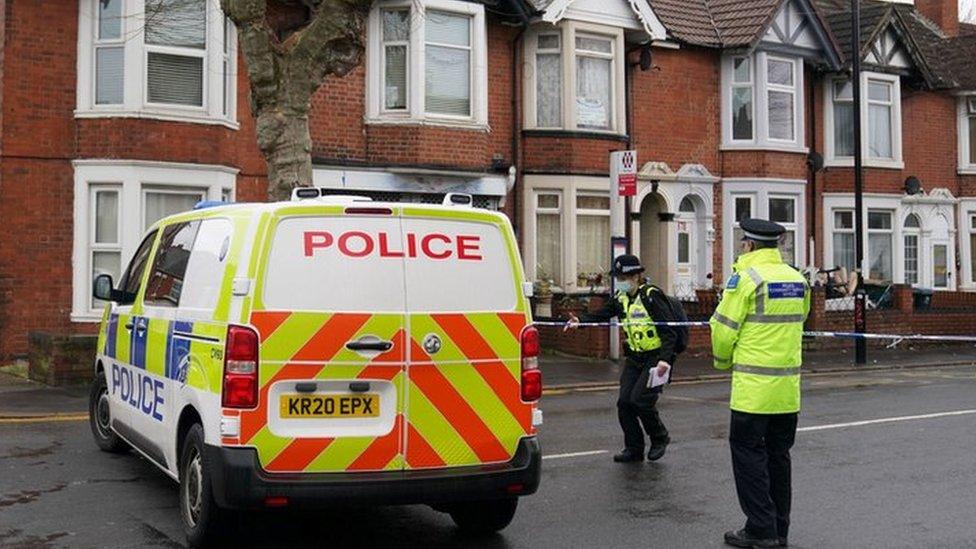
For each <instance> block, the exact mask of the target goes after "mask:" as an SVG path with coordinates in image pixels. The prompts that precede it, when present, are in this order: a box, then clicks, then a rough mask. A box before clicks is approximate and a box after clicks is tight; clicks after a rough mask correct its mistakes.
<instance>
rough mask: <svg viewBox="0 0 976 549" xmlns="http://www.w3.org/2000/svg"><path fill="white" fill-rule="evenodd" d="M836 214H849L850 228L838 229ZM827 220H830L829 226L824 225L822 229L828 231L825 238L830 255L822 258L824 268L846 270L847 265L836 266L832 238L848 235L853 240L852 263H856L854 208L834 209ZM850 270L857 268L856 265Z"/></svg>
mask: <svg viewBox="0 0 976 549" xmlns="http://www.w3.org/2000/svg"><path fill="white" fill-rule="evenodd" d="M838 213H847V214H850V215H851V226H850V227H838V226H837V214H838ZM829 219H830V224H829V225H828V224H824V228H825V229H827V230H828V233H827V237H826V238H827V239H828V240H830V254H829V255H825V256H824V268H825V269H827V270H830V269H836V268H845V269H846V268H847V265H838V264H837V262H836V261H835V259H834V250H833V247H834V236H835V235H838V234H849V235H851V238H853V239H854V242H853V245H852V248H854V249H855V256H854V262H855V263H856V262H857V252H856V246H857V231H856V229H855V228H854V225H855V215H854V208H834V209H833V210H831V212H830V215H829ZM824 253H825V254H826V252H824ZM828 257H829V258H830V260H829V262H828V260H827V258H828ZM852 268H857V265H853V266H852Z"/></svg>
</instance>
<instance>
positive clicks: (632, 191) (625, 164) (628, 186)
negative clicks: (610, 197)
mask: <svg viewBox="0 0 976 549" xmlns="http://www.w3.org/2000/svg"><path fill="white" fill-rule="evenodd" d="M610 184H611V185H613V186H614V188H616V192H615V193H614V196H637V151H615V152H612V153H610Z"/></svg>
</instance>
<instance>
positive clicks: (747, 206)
mask: <svg viewBox="0 0 976 549" xmlns="http://www.w3.org/2000/svg"><path fill="white" fill-rule="evenodd" d="M750 217H752V199H751V198H749V197H738V198H736V199H735V221H736V223H738V222H739V221H742V220H744V219H749V218H750Z"/></svg>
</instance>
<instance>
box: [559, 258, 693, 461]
mask: <svg viewBox="0 0 976 549" xmlns="http://www.w3.org/2000/svg"><path fill="white" fill-rule="evenodd" d="M643 273H644V267H643V266H641V263H640V260H639V259H638V258H637V257H636V256H633V255H622V256H620V257H618V258H617V259H616V260H614V263H613V273H612V274H613V276H614V277H615V278H616V282H617V283H616V288H617V293H616V295H614V298H613V299H611V300H608V301H607V304H606V306H605V307H604V308H603V310H601V311H598V312H596V313H592V314H587V315H583V317H582V321H583V322H607V321H609V320H610V319H611V318H614V317H617V318H619V319H620V321H621V323H622V324H623V326H622V328H623V331H624V334H626V336H627V343H626V346H625V354H626V360H625V362H624V366H623V368H622V369H621V372H620V395H619V397H618V399H617V417H618V419H619V420H620V428H621V429H623V432H624V449H623V451H622V452H620V453H619V454H617V455H615V456H613V460H614V461H616V462H618V463H624V462H632V461H643V460H644V432H646V433H647V436H648V437H649V438H650V441H651V449H650V451H648V453H647V459H648V460H650V461H657V460H659V459H661V458H662V457H664V453H665V451H666V450H667V447H668V444H669V443H670V442H671V438H670V437H669V436H668V429H667V427H665V426H664V423H663V422H662V421H661V416H660V414H659V413H658V411H657V401H658V398H660V396H661V392H662V389H663V385H659V386H657V387H654V388H651V387H649V385H650V382H649V379H650V375H651V369H652V368H656V369H657V372H658V375H660V376H663V375H665V374H667V373H668V371H669V370H670V369H671V366H672V364H674V359H675V352H674V348H675V342H676V341H677V337H676V334H675V332H674V330H673V329H671V328H669V327H666V326H655V325H654V321H655V320H654V319H658V320H666V319H667V318H668V314H667V312H666V311H668V310H669V309H668V305H667V301H666V300H667V296H665V295H664V294H663V293H661V291H660V290H658V289H656V288H654V287H653V286H650V285H648V284H646V283H645V281H644V278H643V276H642V274H643ZM580 320H581V319H580V318H577V317H576V315H571V316H570V319H569V322H567V323H566V329H570V328H575V327H577V326H578V325H579V323H580ZM641 425H643V427H644V432H641Z"/></svg>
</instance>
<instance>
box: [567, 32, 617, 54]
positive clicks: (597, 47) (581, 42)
mask: <svg viewBox="0 0 976 549" xmlns="http://www.w3.org/2000/svg"><path fill="white" fill-rule="evenodd" d="M576 49H577V50H583V51H592V52H598V53H613V42H611V41H610V40H607V39H604V38H592V37H587V36H577V37H576Z"/></svg>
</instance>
